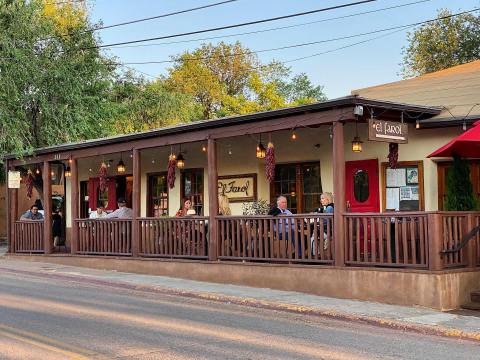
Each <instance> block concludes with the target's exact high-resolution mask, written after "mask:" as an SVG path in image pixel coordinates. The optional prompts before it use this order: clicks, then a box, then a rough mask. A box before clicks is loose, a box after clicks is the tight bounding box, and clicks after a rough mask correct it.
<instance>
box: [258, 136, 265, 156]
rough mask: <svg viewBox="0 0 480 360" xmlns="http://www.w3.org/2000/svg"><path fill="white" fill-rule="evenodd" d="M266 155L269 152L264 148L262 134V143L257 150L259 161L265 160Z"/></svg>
mask: <svg viewBox="0 0 480 360" xmlns="http://www.w3.org/2000/svg"><path fill="white" fill-rule="evenodd" d="M266 153H267V150H266V149H265V146H263V144H262V134H260V141H259V142H258V145H257V149H256V157H257V159H264V158H265V155H266Z"/></svg>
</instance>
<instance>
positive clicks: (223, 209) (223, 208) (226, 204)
mask: <svg viewBox="0 0 480 360" xmlns="http://www.w3.org/2000/svg"><path fill="white" fill-rule="evenodd" d="M218 212H219V213H220V214H222V215H231V214H232V211H231V210H230V201H229V200H228V197H227V196H225V195H223V194H219V195H218Z"/></svg>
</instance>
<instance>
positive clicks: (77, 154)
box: [12, 107, 353, 165]
mask: <svg viewBox="0 0 480 360" xmlns="http://www.w3.org/2000/svg"><path fill="white" fill-rule="evenodd" d="M352 116H353V107H346V108H341V109H332V110H328V111H324V112H321V113H318V112H315V113H305V114H301V115H294V116H288V117H285V118H280V119H278V118H277V119H270V120H264V121H261V122H259V121H256V122H251V123H249V122H247V123H244V124H238V125H232V126H224V127H219V128H213V129H202V130H192V131H189V132H183V133H176V134H165V135H159V136H157V137H150V138H145V139H138V140H130V141H123V142H121V141H122V140H121V139H118V142H113V143H110V144H105V145H97V146H93V145H92V146H91V147H85V144H79V145H78V148H77V149H75V150H74V151H72V149H69V150H67V151H58V152H55V150H54V149H52V152H51V153H49V154H44V155H39V156H36V157H28V158H24V159H19V160H12V163H13V165H22V164H29V163H36V162H41V161H55V160H66V159H69V158H71V157H72V158H77V159H78V158H85V157H90V156H96V155H106V154H113V153H118V152H124V151H130V150H132V149H147V148H154V147H160V146H168V145H174V144H180V143H189V142H195V141H205V140H206V139H208V138H212V139H221V138H228V137H234V136H241V135H246V134H258V133H264V132H271V131H280V130H289V129H292V128H301V127H305V126H315V125H321V124H329V123H332V122H336V121H339V120H347V119H351V118H352ZM146 136H147V135H146Z"/></svg>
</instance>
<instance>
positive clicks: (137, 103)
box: [111, 72, 202, 134]
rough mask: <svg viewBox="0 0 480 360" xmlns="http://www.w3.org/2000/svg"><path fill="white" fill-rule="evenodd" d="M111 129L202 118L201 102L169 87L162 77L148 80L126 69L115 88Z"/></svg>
mask: <svg viewBox="0 0 480 360" xmlns="http://www.w3.org/2000/svg"><path fill="white" fill-rule="evenodd" d="M111 100H112V104H113V107H114V108H115V111H113V117H112V124H111V128H112V131H113V132H115V133H118V134H126V133H131V132H138V131H145V130H150V129H155V128H160V127H164V126H168V125H174V124H177V123H187V122H191V121H193V120H197V119H200V118H201V116H202V113H201V108H200V105H199V104H197V103H196V102H195V101H194V99H193V98H192V97H191V96H190V95H187V94H181V93H178V92H174V91H169V90H168V89H167V88H166V86H165V83H164V82H163V81H162V80H161V79H159V80H156V81H153V82H146V81H145V79H143V78H138V77H135V76H134V75H133V74H132V73H131V72H127V73H126V74H124V75H123V77H121V78H119V79H118V80H117V82H116V83H115V84H114V86H113V89H112V99H111Z"/></svg>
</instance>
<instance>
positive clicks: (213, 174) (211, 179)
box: [207, 139, 219, 261]
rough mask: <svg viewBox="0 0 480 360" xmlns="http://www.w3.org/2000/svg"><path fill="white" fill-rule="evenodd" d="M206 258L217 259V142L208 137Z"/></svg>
mask: <svg viewBox="0 0 480 360" xmlns="http://www.w3.org/2000/svg"><path fill="white" fill-rule="evenodd" d="M207 152H208V153H207V158H208V214H209V220H208V259H209V260H211V261H216V260H217V259H218V243H219V242H218V233H217V221H216V219H215V218H216V216H217V215H218V172H217V143H216V141H215V140H214V139H208V144H207Z"/></svg>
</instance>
